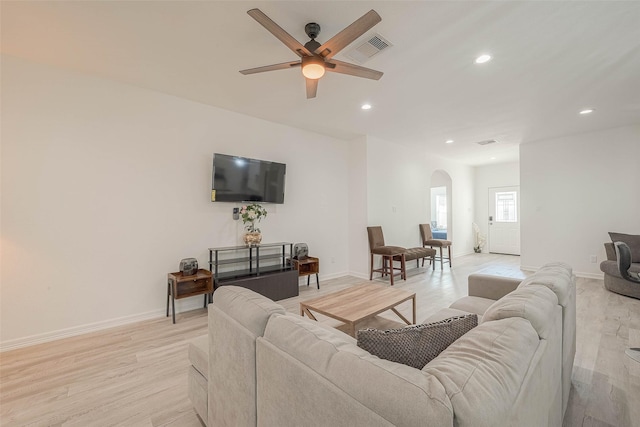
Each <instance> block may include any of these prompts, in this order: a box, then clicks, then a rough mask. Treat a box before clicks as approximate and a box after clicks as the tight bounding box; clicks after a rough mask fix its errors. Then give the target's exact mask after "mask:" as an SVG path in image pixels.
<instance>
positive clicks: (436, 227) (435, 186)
mask: <svg viewBox="0 0 640 427" xmlns="http://www.w3.org/2000/svg"><path fill="white" fill-rule="evenodd" d="M430 200H431V231H432V233H433V238H434V239H442V240H452V220H451V218H452V215H451V214H452V212H451V177H450V176H449V174H448V173H446V172H445V171H442V170H437V171H435V172H433V174H432V175H431V197H430Z"/></svg>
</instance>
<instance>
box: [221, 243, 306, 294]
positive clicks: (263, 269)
mask: <svg viewBox="0 0 640 427" xmlns="http://www.w3.org/2000/svg"><path fill="white" fill-rule="evenodd" d="M292 251H293V243H289V242H279V243H264V244H260V245H255V246H227V247H222V248H209V270H210V271H211V272H212V273H213V283H214V288H215V289H217V288H218V287H220V286H225V285H234V286H242V287H245V288H248V289H251V290H252V291H255V292H258V293H259V294H262V295H264V296H266V297H267V298H270V299H272V300H274V301H277V300H281V299H284V298H290V297H294V296H297V295H298V272H297V271H296V270H294V269H292V267H291V265H290V264H289V263H287V258H290V257H291V253H292Z"/></svg>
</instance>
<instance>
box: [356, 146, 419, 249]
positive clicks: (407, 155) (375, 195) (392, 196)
mask: <svg viewBox="0 0 640 427" xmlns="http://www.w3.org/2000/svg"><path fill="white" fill-rule="evenodd" d="M390 153H393V155H390ZM430 175H431V174H430V173H429V171H428V170H427V167H426V165H425V162H424V159H423V158H422V157H421V156H419V155H416V153H415V151H414V150H412V149H410V148H407V147H405V146H402V145H399V144H395V143H393V142H388V141H382V140H380V139H376V138H373V137H367V212H368V225H370V226H375V225H380V226H382V230H383V232H384V239H385V243H386V244H387V245H394V246H404V247H416V246H422V242H421V241H420V231H419V229H418V224H420V223H424V222H426V221H428V219H429V197H430V196H429V194H430V193H429V192H430V184H429V177H430ZM366 232H367V231H366V229H364V230H363V233H364V235H365V237H366ZM367 248H368V246H367ZM367 252H368V249H367Z"/></svg>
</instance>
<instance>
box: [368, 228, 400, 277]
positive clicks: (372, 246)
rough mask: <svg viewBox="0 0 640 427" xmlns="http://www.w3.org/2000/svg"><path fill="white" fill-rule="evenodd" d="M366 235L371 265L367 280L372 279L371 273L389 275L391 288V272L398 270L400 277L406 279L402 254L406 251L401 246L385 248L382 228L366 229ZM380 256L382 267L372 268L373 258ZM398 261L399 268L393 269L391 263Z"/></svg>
mask: <svg viewBox="0 0 640 427" xmlns="http://www.w3.org/2000/svg"><path fill="white" fill-rule="evenodd" d="M367 235H368V236H369V254H370V258H371V265H370V267H369V280H372V279H373V273H374V272H375V273H381V274H382V276H383V277H384V276H386V275H387V274H389V275H390V281H391V286H393V270H400V277H401V278H402V279H405V280H406V279H407V277H406V273H405V272H406V269H405V258H404V254H405V252H406V249H405V248H403V247H401V246H386V245H385V244H384V234H383V233H382V227H380V226H374V227H367ZM374 255H380V256H381V257H382V266H381V267H380V268H373V256H374ZM394 261H400V267H394V264H393V262H394Z"/></svg>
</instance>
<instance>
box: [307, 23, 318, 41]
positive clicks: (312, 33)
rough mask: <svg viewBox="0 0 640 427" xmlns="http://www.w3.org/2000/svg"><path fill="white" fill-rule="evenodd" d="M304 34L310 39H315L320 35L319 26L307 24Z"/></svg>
mask: <svg viewBox="0 0 640 427" xmlns="http://www.w3.org/2000/svg"><path fill="white" fill-rule="evenodd" d="M304 32H305V33H307V36H309V38H310V39H315V38H316V37H318V34H320V24H316V23H315V22H309V23H308V24H307V25H305V26H304Z"/></svg>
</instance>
